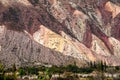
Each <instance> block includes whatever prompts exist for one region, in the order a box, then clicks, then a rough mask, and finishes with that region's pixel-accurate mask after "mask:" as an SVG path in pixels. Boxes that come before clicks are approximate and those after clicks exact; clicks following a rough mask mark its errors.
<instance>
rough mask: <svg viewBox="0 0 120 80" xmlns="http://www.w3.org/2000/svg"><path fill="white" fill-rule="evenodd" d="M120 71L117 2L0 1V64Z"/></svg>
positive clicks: (111, 0) (119, 24) (119, 13)
mask: <svg viewBox="0 0 120 80" xmlns="http://www.w3.org/2000/svg"><path fill="white" fill-rule="evenodd" d="M101 60H102V61H104V62H106V63H107V64H108V65H113V66H117V65H120V1H119V0H0V61H1V62H3V63H4V64H5V65H6V66H7V67H10V66H11V65H12V64H14V63H15V64H16V65H17V66H26V65H40V64H52V65H58V66H60V65H67V64H74V63H75V62H76V64H77V65H78V66H85V65H86V64H87V63H88V62H90V61H101Z"/></svg>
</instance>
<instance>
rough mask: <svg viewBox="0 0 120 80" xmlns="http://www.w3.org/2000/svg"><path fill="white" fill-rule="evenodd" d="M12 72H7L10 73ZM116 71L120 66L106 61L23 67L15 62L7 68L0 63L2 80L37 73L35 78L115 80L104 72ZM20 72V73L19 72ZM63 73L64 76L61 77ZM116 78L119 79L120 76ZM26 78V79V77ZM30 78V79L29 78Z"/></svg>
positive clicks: (47, 79) (111, 72)
mask: <svg viewBox="0 0 120 80" xmlns="http://www.w3.org/2000/svg"><path fill="white" fill-rule="evenodd" d="M94 71H95V72H96V76H95V77H93V76H87V77H83V76H78V75H77V74H83V75H84V74H91V73H92V72H94ZM10 72H11V74H9V75H8V74H7V73H10ZM115 72H118V73H119V72H120V67H119V66H114V67H113V66H107V65H106V63H104V62H102V61H101V62H97V63H96V62H90V63H88V67H81V68H79V67H77V66H76V65H75V64H74V65H67V66H59V67H58V66H51V67H45V66H37V67H36V66H32V67H21V68H18V69H17V68H16V65H15V64H13V65H12V68H9V69H5V67H4V66H3V64H2V63H0V80H17V78H20V79H22V78H23V76H26V75H27V76H29V75H31V76H32V75H37V78H36V79H33V80H50V79H51V80H54V79H52V76H55V75H58V77H57V80H96V79H98V80H99V79H100V80H113V78H112V77H111V78H106V77H105V76H104V75H103V73H110V74H114V73H115ZM17 73H18V74H17ZM61 75H62V77H61ZM119 77H120V76H119ZM119 77H118V78H116V79H114V80H119V79H120V78H119ZM26 78H27V77H26ZM25 80H26V79H25ZM27 80H29V79H27Z"/></svg>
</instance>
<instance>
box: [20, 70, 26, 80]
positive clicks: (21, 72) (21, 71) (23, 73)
mask: <svg viewBox="0 0 120 80" xmlns="http://www.w3.org/2000/svg"><path fill="white" fill-rule="evenodd" d="M19 75H20V77H21V78H22V76H23V75H25V70H24V69H22V68H20V69H19Z"/></svg>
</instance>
